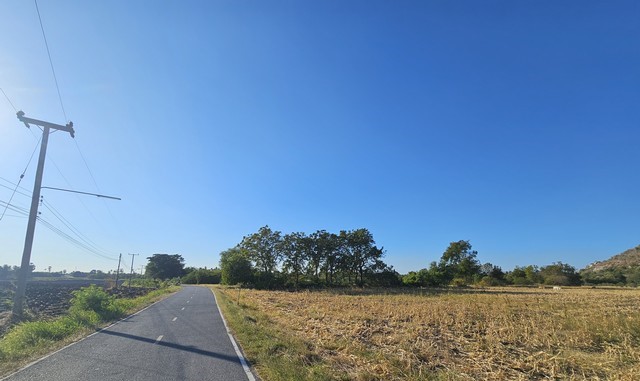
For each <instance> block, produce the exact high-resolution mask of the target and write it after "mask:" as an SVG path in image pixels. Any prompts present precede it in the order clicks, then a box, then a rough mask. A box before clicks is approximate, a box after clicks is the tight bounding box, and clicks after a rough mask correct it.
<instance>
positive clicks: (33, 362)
mask: <svg viewBox="0 0 640 381" xmlns="http://www.w3.org/2000/svg"><path fill="white" fill-rule="evenodd" d="M213 296H214V297H215V294H214V295H213ZM165 299H167V298H163V299H160V300H157V301H155V302H153V303H151V304H149V305H148V306H146V307H145V308H143V309H141V310H140V311H137V312H134V313H132V314H131V315H129V316H126V317H123V318H122V319H120V320H118V321H115V322H113V323H111V324H109V325H108V326H106V327H104V328H100V329H99V330H97V331H95V332H94V333H92V334H90V335H88V336H85V337H83V338H81V339H80V340H78V341H74V342H73V343H70V344H67V345H65V346H64V347H62V348H60V349H58V350H56V351H54V352H51V353H49V354H47V355H46V356H44V357H41V358H39V359H37V360H34V361H32V362H30V363H28V364H27V365H25V366H23V367H22V368H20V369H18V370H16V371H15V372H13V373H11V374H8V375H7V376H5V377H2V378H0V381H4V380H7V379H9V378H11V377H13V376H15V375H16V374H18V373H20V372H22V371H23V370H26V369H27V368H29V367H32V366H34V365H36V364H37V363H39V362H40V361H44V360H46V359H48V358H49V357H51V356H53V355H55V354H56V353H58V352H62V351H64V350H65V349H67V348H69V347H71V346H73V345H76V344H78V343H80V342H83V341H85V340H86V339H88V338H90V337H91V336H93V335H96V334H98V333H100V332H102V331H104V330H107V329H109V328H111V327H113V326H114V325H116V324H118V323H120V322H122V321H125V320H127V319H129V318H131V317H134V316H136V315H137V314H139V313H140V312H142V311H144V310H146V309H147V308H150V307H151V306H153V305H155V304H158V303H160V302H162V301H164V300H165ZM217 304H218V302H217V301H216V305H217ZM218 309H219V308H218ZM225 325H226V324H225Z"/></svg>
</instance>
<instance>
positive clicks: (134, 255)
mask: <svg viewBox="0 0 640 381" xmlns="http://www.w3.org/2000/svg"><path fill="white" fill-rule="evenodd" d="M129 255H130V256H131V274H130V275H129V288H131V278H133V258H135V257H136V255H140V254H131V253H129Z"/></svg>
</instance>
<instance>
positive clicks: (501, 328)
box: [220, 288, 640, 380]
mask: <svg viewBox="0 0 640 381" xmlns="http://www.w3.org/2000/svg"><path fill="white" fill-rule="evenodd" d="M220 291H221V292H223V293H228V297H229V299H230V300H234V301H235V300H236V298H237V294H236V293H237V291H231V290H229V289H227V290H225V289H220ZM240 305H241V307H243V309H245V310H246V311H248V312H251V311H256V312H259V313H260V316H263V317H264V318H265V319H268V321H270V323H271V324H274V325H275V326H276V327H278V330H279V331H282V332H287V334H288V335H291V336H293V338H295V340H299V341H302V342H304V343H305V344H306V347H307V348H309V349H310V350H311V351H312V353H313V357H314V358H316V359H317V360H316V361H315V365H314V366H317V364H318V363H320V364H322V366H323V367H324V368H326V369H328V370H330V371H331V372H333V373H332V374H335V375H336V376H335V378H340V379H344V378H348V379H353V380H546V379H552V380H555V379H558V380H585V379H588V380H604V379H606V380H639V379H640V311H639V307H640V290H632V289H626V290H613V289H562V290H560V291H557V290H549V289H513V288H511V289H509V288H506V289H499V290H498V289H491V290H466V291H460V292H455V291H453V292H440V293H435V292H427V291H425V292H423V293H422V294H421V293H420V292H418V293H407V292H400V291H398V292H391V293H389V292H388V291H386V293H385V291H382V292H378V293H376V292H371V291H368V292H362V291H353V292H330V291H322V292H298V293H294V292H274V291H255V290H243V291H242V297H241V304H240ZM304 356H306V357H309V353H306V354H305V355H304ZM302 363H304V361H302ZM338 375H339V376H338Z"/></svg>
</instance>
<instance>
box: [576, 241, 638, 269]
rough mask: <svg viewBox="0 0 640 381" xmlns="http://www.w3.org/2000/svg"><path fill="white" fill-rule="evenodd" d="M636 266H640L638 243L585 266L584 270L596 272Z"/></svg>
mask: <svg viewBox="0 0 640 381" xmlns="http://www.w3.org/2000/svg"><path fill="white" fill-rule="evenodd" d="M636 266H640V245H639V246H636V247H634V248H633V249H629V250H627V251H625V252H622V253H620V254H618V255H614V256H613V257H611V258H609V259H607V260H606V261H598V262H594V263H592V264H590V265H589V266H587V267H586V268H585V269H584V270H590V271H594V272H598V271H603V270H608V269H614V268H615V269H625V268H629V267H636Z"/></svg>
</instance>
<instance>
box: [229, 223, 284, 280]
mask: <svg viewBox="0 0 640 381" xmlns="http://www.w3.org/2000/svg"><path fill="white" fill-rule="evenodd" d="M281 240H282V238H281V233H280V232H279V231H275V232H274V231H272V230H271V228H269V226H268V225H267V226H263V227H261V228H260V230H258V232H257V233H253V234H251V235H248V236H245V237H244V238H242V242H240V244H239V245H238V246H239V247H240V249H242V250H245V251H246V253H247V254H248V258H249V259H250V260H252V261H253V262H254V263H255V265H256V267H257V268H258V269H259V270H260V271H262V273H263V274H265V275H268V276H271V275H273V273H274V272H275V270H276V267H277V265H278V262H279V261H280V258H281V257H282V254H281V253H280V251H279V245H280V241H281Z"/></svg>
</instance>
